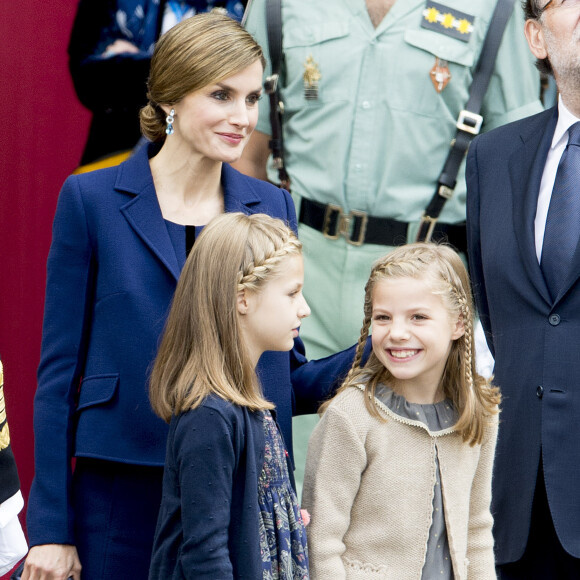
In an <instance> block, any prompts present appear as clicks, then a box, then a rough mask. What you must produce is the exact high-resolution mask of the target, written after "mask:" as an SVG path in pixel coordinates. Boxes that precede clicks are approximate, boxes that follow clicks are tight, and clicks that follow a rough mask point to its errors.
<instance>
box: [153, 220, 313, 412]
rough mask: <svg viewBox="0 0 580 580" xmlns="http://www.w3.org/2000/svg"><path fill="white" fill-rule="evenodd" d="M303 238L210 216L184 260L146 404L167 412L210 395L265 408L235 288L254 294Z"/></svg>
mask: <svg viewBox="0 0 580 580" xmlns="http://www.w3.org/2000/svg"><path fill="white" fill-rule="evenodd" d="M301 251H302V244H301V243H300V242H299V241H298V239H297V238H296V236H295V235H294V233H293V232H292V230H290V228H288V227H287V226H286V225H285V224H284V223H283V222H282V221H281V220H279V219H275V218H272V217H270V216H267V215H264V214H254V215H251V216H247V215H244V214H241V213H228V214H223V215H221V216H218V217H217V218H215V219H213V220H212V221H211V222H210V223H209V224H208V225H207V226H206V227H205V228H204V230H203V232H202V233H201V235H200V236H199V238H198V239H197V240H196V242H195V244H194V246H193V249H192V251H191V253H190V255H189V257H188V259H187V261H186V263H185V266H184V268H183V271H182V273H181V276H180V278H179V282H178V283H177V288H176V291H175V295H174V298H173V302H172V305H171V311H170V312H169V316H168V319H167V324H166V327H165V331H164V334H163V337H162V340H161V345H160V347H159V353H158V354H157V358H156V359H155V363H154V366H153V371H152V373H151V379H150V388H149V397H150V400H151V405H152V407H153V410H154V411H155V413H157V415H159V416H160V417H161V418H162V419H164V420H165V421H167V422H169V421H170V419H171V415H172V414H179V413H181V412H184V411H187V410H189V409H193V408H195V407H197V406H199V405H200V404H201V403H202V402H203V400H204V399H205V398H206V397H207V396H208V395H210V394H212V393H213V394H215V395H217V396H218V397H221V398H222V399H225V400H226V401H230V402H232V403H234V404H236V405H241V406H246V407H249V408H250V409H252V410H258V409H272V408H273V405H272V403H270V402H269V401H267V400H266V399H265V398H264V396H263V395H262V391H261V388H260V385H259V382H258V379H257V377H256V373H255V370H254V366H253V364H252V362H251V359H250V357H249V355H248V352H247V349H246V348H245V346H244V342H243V339H242V334H241V331H240V324H239V319H238V311H237V307H236V303H237V296H238V293H239V292H242V291H251V292H259V291H260V290H261V288H262V287H263V286H264V284H266V283H267V282H268V280H270V279H272V278H273V277H274V276H277V275H279V273H280V265H281V262H282V260H283V259H284V258H285V257H287V256H289V255H299V254H301Z"/></svg>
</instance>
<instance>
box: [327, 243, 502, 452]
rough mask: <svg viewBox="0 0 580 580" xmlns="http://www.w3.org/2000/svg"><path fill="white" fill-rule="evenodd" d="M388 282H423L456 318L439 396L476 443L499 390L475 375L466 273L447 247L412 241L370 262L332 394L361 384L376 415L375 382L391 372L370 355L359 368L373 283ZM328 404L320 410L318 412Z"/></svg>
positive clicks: (495, 407) (459, 428)
mask: <svg viewBox="0 0 580 580" xmlns="http://www.w3.org/2000/svg"><path fill="white" fill-rule="evenodd" d="M388 278H416V279H421V280H425V281H427V282H428V284H429V286H430V288H431V289H432V291H433V293H434V294H437V295H438V296H440V297H441V299H442V301H443V304H444V305H445V306H446V308H447V309H448V312H449V314H450V315H452V316H456V317H461V318H462V320H463V325H464V329H465V333H464V334H463V336H461V337H459V338H458V339H457V340H454V341H453V344H452V346H451V351H450V353H449V356H448V358H447V362H446V364H445V369H444V371H443V375H442V377H441V385H440V386H441V387H442V389H443V392H444V394H445V396H446V397H447V398H449V399H451V400H452V401H453V405H454V407H455V409H456V410H457V412H458V413H459V419H458V421H457V423H456V425H455V429H456V431H458V432H459V433H460V434H461V436H462V438H463V440H464V441H465V442H468V443H470V444H471V445H475V444H476V443H481V441H482V438H483V435H484V429H485V426H486V425H487V424H488V423H489V421H490V417H491V416H493V415H494V414H496V413H497V412H498V405H499V403H500V400H501V396H500V393H499V389H498V388H497V387H494V386H492V385H491V383H490V381H488V380H486V379H484V378H483V377H481V376H480V375H478V374H477V371H476V367H475V357H474V352H475V344H474V336H473V324H474V307H473V298H472V295H471V287H470V283H469V276H468V274H467V270H466V269H465V266H464V265H463V262H462V261H461V258H460V257H459V255H458V254H457V253H456V252H455V251H454V250H453V249H452V248H450V247H449V246H445V245H442V244H432V243H415V244H408V245H406V246H401V247H399V248H397V249H396V250H394V251H393V252H391V253H390V254H387V255H386V256H384V257H383V258H380V259H379V260H378V261H376V262H375V263H374V265H373V267H372V270H371V274H370V277H369V280H368V282H367V284H366V286H365V301H364V322H363V326H362V329H361V333H360V337H359V340H358V344H357V349H356V354H355V358H354V361H353V365H352V368H351V369H350V371H349V373H348V375H347V377H346V379H345V381H344V383H343V385H342V386H341V388H340V389H339V391H338V392H341V391H343V390H344V389H346V388H348V387H350V386H352V385H354V384H357V383H361V382H364V383H366V387H365V393H366V395H367V396H366V397H365V403H366V405H367V408H368V409H369V411H370V413H371V414H372V415H374V416H375V417H378V418H382V416H381V415H380V414H379V411H378V408H377V405H376V401H375V397H374V395H375V391H376V387H377V385H378V383H386V384H389V383H390V382H392V380H393V376H392V375H391V373H390V372H389V371H388V370H387V369H386V368H385V367H384V366H383V364H382V363H381V362H380V361H379V359H378V358H377V357H376V355H375V354H374V353H371V355H370V357H369V359H368V361H367V363H366V364H365V366H364V367H363V366H361V362H362V357H363V351H364V347H365V344H366V341H367V338H368V336H369V330H370V327H371V321H372V297H373V290H374V288H375V285H376V284H377V282H379V281H381V280H385V279H388ZM328 404H329V402H326V403H325V404H324V405H323V407H322V408H321V412H324V410H325V409H326V407H327V406H328Z"/></svg>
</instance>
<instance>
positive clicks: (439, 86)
mask: <svg viewBox="0 0 580 580" xmlns="http://www.w3.org/2000/svg"><path fill="white" fill-rule="evenodd" d="M429 74H430V75H431V82H432V83H433V86H434V87H435V90H436V91H437V92H438V93H440V92H441V91H442V90H443V89H444V88H445V87H446V86H447V83H448V82H449V81H450V80H451V72H449V66H448V64H447V61H446V60H443V59H442V58H439V57H436V58H435V64H434V65H433V68H432V69H431V72H430V73H429Z"/></svg>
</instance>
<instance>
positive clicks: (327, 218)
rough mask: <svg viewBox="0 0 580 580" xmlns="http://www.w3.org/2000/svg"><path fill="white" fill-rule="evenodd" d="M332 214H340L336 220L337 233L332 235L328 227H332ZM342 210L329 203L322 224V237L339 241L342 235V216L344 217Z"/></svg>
mask: <svg viewBox="0 0 580 580" xmlns="http://www.w3.org/2000/svg"><path fill="white" fill-rule="evenodd" d="M332 212H336V213H337V214H338V216H337V218H336V220H337V223H336V229H335V233H334V234H331V233H329V231H328V226H329V225H330V218H331V217H332ZM343 215H344V214H343V211H342V208H341V207H340V206H339V205H333V204H332V203H329V204H328V205H327V206H326V208H325V209H324V221H323V223H322V235H323V236H324V237H325V238H327V239H329V240H338V238H339V237H340V234H341V233H342V230H341V227H342V216H343Z"/></svg>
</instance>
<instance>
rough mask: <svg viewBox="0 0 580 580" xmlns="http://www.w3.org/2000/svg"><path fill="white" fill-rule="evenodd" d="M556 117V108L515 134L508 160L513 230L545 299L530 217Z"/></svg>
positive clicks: (527, 266)
mask: <svg viewBox="0 0 580 580" xmlns="http://www.w3.org/2000/svg"><path fill="white" fill-rule="evenodd" d="M557 120H558V114H557V111H555V112H554V111H546V112H545V113H542V114H540V115H539V116H538V117H537V118H536V121H535V122H534V123H530V124H526V125H525V126H524V129H523V130H522V131H521V133H520V135H519V139H520V146H519V147H518V148H517V149H516V151H515V152H514V153H513V154H512V156H511V157H510V159H509V174H510V178H511V189H512V192H513V198H512V199H513V220H514V231H515V235H516V239H517V242H518V246H519V249H520V253H521V256H522V261H523V264H524V267H525V268H526V271H527V273H528V276H529V278H530V280H531V281H532V283H533V284H534V286H535V287H536V289H537V290H538V292H539V293H540V294H541V295H542V297H543V298H544V300H546V302H548V303H551V302H552V300H551V299H550V293H549V291H548V288H547V286H546V282H545V280H544V276H543V274H542V271H541V269H540V265H539V263H538V259H537V257H536V242H535V234H534V219H535V217H536V210H537V205H538V195H539V192H540V184H541V181H542V174H543V172H544V165H545V163H546V157H547V155H548V150H549V148H550V144H551V141H552V136H553V134H554V129H555V127H556V122H557Z"/></svg>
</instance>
